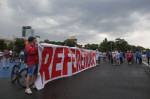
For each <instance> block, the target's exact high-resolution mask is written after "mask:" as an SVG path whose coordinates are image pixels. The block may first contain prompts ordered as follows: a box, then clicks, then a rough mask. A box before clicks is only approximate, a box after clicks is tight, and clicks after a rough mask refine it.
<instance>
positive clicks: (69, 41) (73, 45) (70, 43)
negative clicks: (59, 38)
mask: <svg viewBox="0 0 150 99" xmlns="http://www.w3.org/2000/svg"><path fill="white" fill-rule="evenodd" d="M64 42H65V43H66V45H67V46H70V47H75V45H76V43H75V42H74V41H72V40H70V39H67V40H65V41H64Z"/></svg>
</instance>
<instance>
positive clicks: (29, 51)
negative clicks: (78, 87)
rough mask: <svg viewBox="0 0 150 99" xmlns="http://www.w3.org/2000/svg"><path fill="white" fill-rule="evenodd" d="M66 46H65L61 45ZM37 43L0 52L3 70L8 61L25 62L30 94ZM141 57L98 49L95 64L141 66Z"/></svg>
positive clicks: (36, 63)
mask: <svg viewBox="0 0 150 99" xmlns="http://www.w3.org/2000/svg"><path fill="white" fill-rule="evenodd" d="M63 45H64V46H66V44H65V43H64V44H63ZM37 46H38V43H37V41H36V38H34V37H32V36H31V37H29V38H28V44H27V45H26V47H25V49H24V51H23V50H21V51H20V53H14V52H13V51H12V50H8V49H6V50H4V51H3V52H2V51H0V61H1V60H2V59H3V68H5V67H7V68H9V61H10V60H14V59H15V60H16V59H18V60H19V61H20V62H23V61H24V62H25V63H26V65H27V68H28V74H27V78H26V89H25V93H27V94H32V91H31V89H30V87H29V82H30V80H31V77H32V76H33V82H34V85H33V88H36V86H35V81H36V78H37V73H38V59H39V58H38V57H39V56H38V48H37ZM142 55H143V53H142V52H141V51H138V50H137V51H136V52H133V51H127V52H122V51H121V50H113V51H109V52H100V51H98V49H96V63H97V64H100V63H106V62H109V63H111V64H113V65H115V66H119V65H121V64H123V63H125V62H127V63H128V64H129V65H130V64H137V63H139V64H142ZM146 56H147V59H148V64H149V60H150V50H149V51H147V53H146Z"/></svg>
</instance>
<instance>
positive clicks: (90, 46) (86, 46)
mask: <svg viewBox="0 0 150 99" xmlns="http://www.w3.org/2000/svg"><path fill="white" fill-rule="evenodd" d="M84 47H85V49H91V50H96V49H98V44H89V43H88V44H86V45H85V46H84Z"/></svg>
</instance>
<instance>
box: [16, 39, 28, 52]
mask: <svg viewBox="0 0 150 99" xmlns="http://www.w3.org/2000/svg"><path fill="white" fill-rule="evenodd" d="M24 42H25V40H24V39H22V38H16V41H15V52H20V51H21V50H24V48H25V46H26V45H25V44H24Z"/></svg>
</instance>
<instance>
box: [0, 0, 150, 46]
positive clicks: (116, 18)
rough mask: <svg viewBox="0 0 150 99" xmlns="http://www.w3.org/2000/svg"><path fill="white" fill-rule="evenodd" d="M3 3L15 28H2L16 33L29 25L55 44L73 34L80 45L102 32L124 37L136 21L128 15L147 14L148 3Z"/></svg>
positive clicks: (55, 0) (85, 0)
mask: <svg viewBox="0 0 150 99" xmlns="http://www.w3.org/2000/svg"><path fill="white" fill-rule="evenodd" d="M7 3H8V7H9V8H10V9H11V11H12V15H11V17H10V19H9V20H11V21H12V22H11V25H12V24H13V22H14V24H15V25H13V26H12V27H13V28H12V27H11V25H8V24H7V23H5V26H9V27H10V28H12V31H14V32H17V33H18V32H21V27H22V26H23V25H32V27H33V28H34V29H35V31H36V33H37V34H38V35H41V37H42V38H43V39H47V38H49V39H50V40H56V41H58V40H64V39H66V38H68V37H70V36H71V35H75V36H77V37H78V38H79V40H80V42H81V43H82V42H88V41H91V42H94V39H96V37H98V35H100V34H104V33H105V34H106V35H108V36H110V37H112V36H114V37H125V36H126V34H128V33H132V32H135V31H136V30H137V26H136V25H135V24H137V22H139V21H140V20H139V19H138V18H136V17H133V16H132V15H133V14H134V13H136V12H137V13H139V14H140V15H141V16H146V15H150V12H149V9H150V6H149V4H150V1H149V0H8V2H7ZM144 20H147V21H150V18H149V17H147V18H146V19H144ZM6 22H8V23H9V21H6ZM1 25H4V24H0V26H1ZM143 27H144V26H143ZM19 28H20V30H19ZM2 30H3V32H4V31H5V30H6V29H2ZM2 30H1V32H2ZM7 31H8V30H7ZM90 31H95V32H92V33H90ZM92 39H93V40H92ZM98 43H99V42H98Z"/></svg>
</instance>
